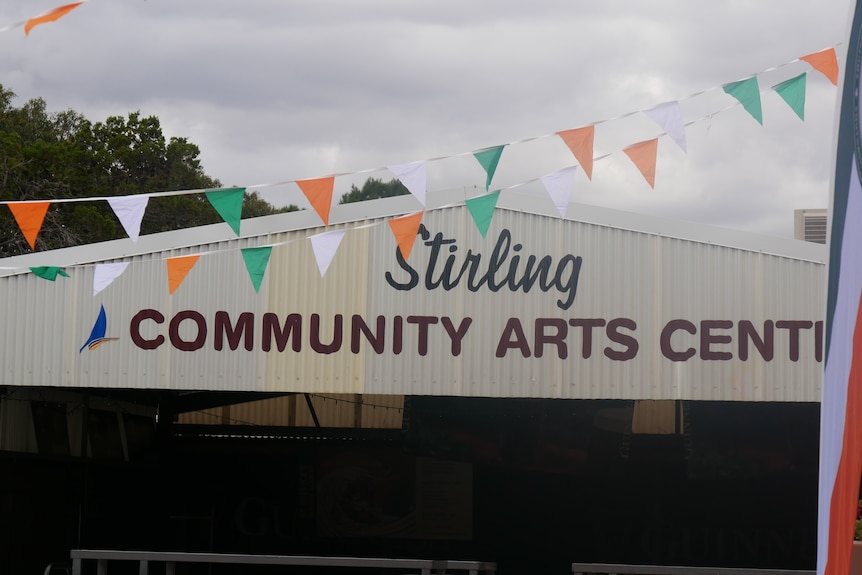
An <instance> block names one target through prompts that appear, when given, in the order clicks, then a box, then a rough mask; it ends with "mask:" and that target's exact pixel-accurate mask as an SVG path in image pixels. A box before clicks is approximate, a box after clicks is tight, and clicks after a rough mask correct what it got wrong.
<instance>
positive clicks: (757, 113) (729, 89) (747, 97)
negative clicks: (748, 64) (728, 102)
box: [722, 76, 763, 126]
mask: <svg viewBox="0 0 862 575" xmlns="http://www.w3.org/2000/svg"><path fill="white" fill-rule="evenodd" d="M722 88H724V91H725V92H726V93H728V94H730V95H731V96H733V97H734V98H736V99H737V100H739V103H740V104H742V107H743V108H745V109H746V110H747V111H748V113H749V114H751V115H752V117H754V119H755V120H757V121H758V123H759V124H760V125H761V126H762V125H763V110H761V108H760V87H759V86H758V85H757V76H752V77H751V78H749V79H748V80H740V81H739V82H731V83H730V84H725V85H724V86H722Z"/></svg>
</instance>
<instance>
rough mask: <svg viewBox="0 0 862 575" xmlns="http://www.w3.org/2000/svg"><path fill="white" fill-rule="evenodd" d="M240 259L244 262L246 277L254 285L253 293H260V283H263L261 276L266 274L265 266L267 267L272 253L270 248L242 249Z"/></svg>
mask: <svg viewBox="0 0 862 575" xmlns="http://www.w3.org/2000/svg"><path fill="white" fill-rule="evenodd" d="M240 251H241V252H242V259H243V260H245V269H247V270H248V277H250V278H251V283H252V285H254V291H255V292H259V291H260V282H262V281H263V274H264V273H265V272H266V266H267V265H269V254H270V253H271V252H272V247H265V248H244V249H242V250H240Z"/></svg>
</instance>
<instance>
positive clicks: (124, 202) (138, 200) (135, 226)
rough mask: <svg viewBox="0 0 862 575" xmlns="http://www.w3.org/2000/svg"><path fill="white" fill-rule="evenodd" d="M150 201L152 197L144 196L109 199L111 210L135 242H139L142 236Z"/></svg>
mask: <svg viewBox="0 0 862 575" xmlns="http://www.w3.org/2000/svg"><path fill="white" fill-rule="evenodd" d="M149 201H150V197H149V196H147V195H144V194H140V195H137V196H120V197H118V198H108V203H109V204H110V205H111V209H112V210H114V214H115V215H116V216H117V219H118V220H120V223H121V224H123V229H124V230H126V233H127V234H128V235H129V237H130V238H131V239H132V241H133V242H137V241H138V237H139V236H140V235H141V221H142V220H143V219H144V212H145V211H146V209H147V202H149Z"/></svg>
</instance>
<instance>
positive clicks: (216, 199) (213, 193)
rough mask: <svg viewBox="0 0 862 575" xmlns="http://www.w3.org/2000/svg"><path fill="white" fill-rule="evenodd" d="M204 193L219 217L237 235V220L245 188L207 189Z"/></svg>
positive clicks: (240, 213)
mask: <svg viewBox="0 0 862 575" xmlns="http://www.w3.org/2000/svg"><path fill="white" fill-rule="evenodd" d="M206 195H207V199H208V200H209V201H210V203H211V204H212V206H213V207H214V208H215V209H216V211H217V212H218V215H220V216H221V219H223V220H224V221H225V222H227V225H229V226H230V227H231V229H232V230H233V231H234V233H235V234H236V235H239V220H240V218H241V217H242V200H243V198H244V197H245V188H224V189H219V190H208V191H207V192H206Z"/></svg>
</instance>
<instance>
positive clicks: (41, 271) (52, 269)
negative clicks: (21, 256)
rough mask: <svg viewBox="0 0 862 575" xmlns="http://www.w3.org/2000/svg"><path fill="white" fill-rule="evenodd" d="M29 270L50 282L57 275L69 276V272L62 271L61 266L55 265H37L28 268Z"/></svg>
mask: <svg viewBox="0 0 862 575" xmlns="http://www.w3.org/2000/svg"><path fill="white" fill-rule="evenodd" d="M30 271H31V272H33V273H34V274H36V275H37V276H39V277H40V278H42V279H46V280H48V281H50V282H52V281H54V280H56V279H57V276H58V275H61V276H63V277H64V278H67V277H69V274H67V273H66V272H64V271H63V268H59V267H57V266H39V267H35V268H30Z"/></svg>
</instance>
